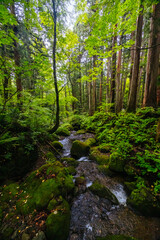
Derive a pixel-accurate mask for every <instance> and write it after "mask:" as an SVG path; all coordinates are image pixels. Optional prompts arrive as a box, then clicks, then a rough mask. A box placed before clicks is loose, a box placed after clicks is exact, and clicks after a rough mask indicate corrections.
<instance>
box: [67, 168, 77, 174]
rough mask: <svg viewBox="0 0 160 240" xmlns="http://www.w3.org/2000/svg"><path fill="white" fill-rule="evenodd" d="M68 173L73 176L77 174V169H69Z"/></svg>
mask: <svg viewBox="0 0 160 240" xmlns="http://www.w3.org/2000/svg"><path fill="white" fill-rule="evenodd" d="M67 171H68V173H69V174H71V175H73V176H74V175H75V174H76V169H75V168H74V167H73V166H69V167H67Z"/></svg>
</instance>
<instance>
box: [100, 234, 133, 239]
mask: <svg viewBox="0 0 160 240" xmlns="http://www.w3.org/2000/svg"><path fill="white" fill-rule="evenodd" d="M96 240H138V239H136V238H133V237H127V236H124V235H108V236H106V237H97V238H96Z"/></svg>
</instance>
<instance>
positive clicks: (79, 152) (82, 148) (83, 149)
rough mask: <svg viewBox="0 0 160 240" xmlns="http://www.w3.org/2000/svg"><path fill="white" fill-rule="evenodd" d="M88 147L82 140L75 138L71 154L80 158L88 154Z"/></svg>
mask: <svg viewBox="0 0 160 240" xmlns="http://www.w3.org/2000/svg"><path fill="white" fill-rule="evenodd" d="M89 149H90V147H89V146H88V145H86V144H85V143H84V142H81V141H79V140H76V141H74V142H73V144H72V147H71V155H72V156H73V157H76V158H80V157H83V156H86V155H88V154H89Z"/></svg>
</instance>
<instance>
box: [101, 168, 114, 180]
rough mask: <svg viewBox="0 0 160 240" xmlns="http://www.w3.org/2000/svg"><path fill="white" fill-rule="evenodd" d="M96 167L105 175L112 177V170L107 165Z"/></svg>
mask: <svg viewBox="0 0 160 240" xmlns="http://www.w3.org/2000/svg"><path fill="white" fill-rule="evenodd" d="M98 169H99V171H100V172H103V173H104V175H106V176H109V177H112V176H113V175H114V172H112V171H111V170H110V169H109V165H99V166H98Z"/></svg>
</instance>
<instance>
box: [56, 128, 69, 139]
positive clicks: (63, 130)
mask: <svg viewBox="0 0 160 240" xmlns="http://www.w3.org/2000/svg"><path fill="white" fill-rule="evenodd" d="M56 134H57V135H59V136H65V137H67V136H69V135H70V131H69V130H68V129H67V128H66V127H59V128H58V129H57V130H56Z"/></svg>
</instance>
